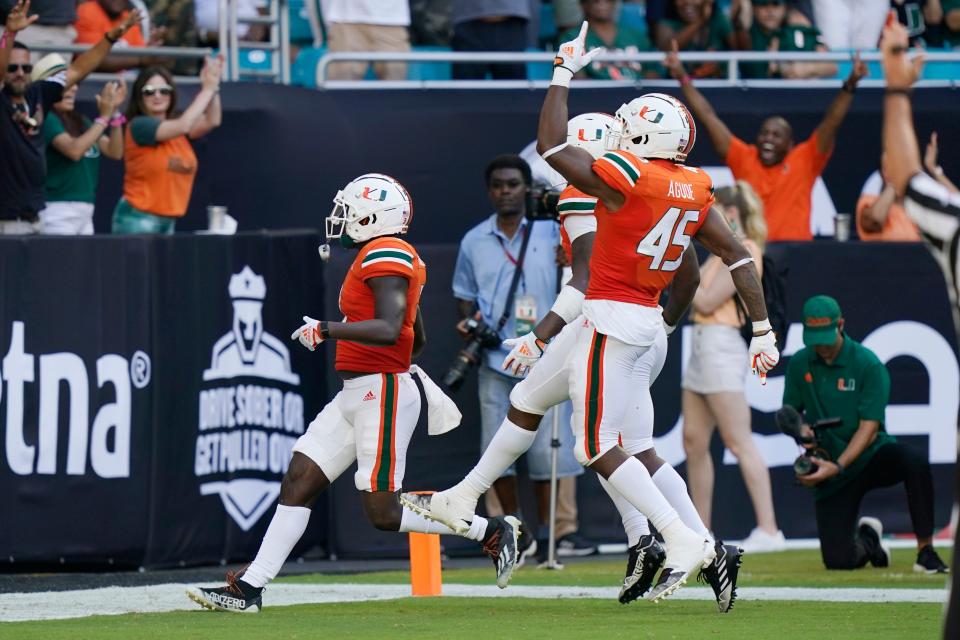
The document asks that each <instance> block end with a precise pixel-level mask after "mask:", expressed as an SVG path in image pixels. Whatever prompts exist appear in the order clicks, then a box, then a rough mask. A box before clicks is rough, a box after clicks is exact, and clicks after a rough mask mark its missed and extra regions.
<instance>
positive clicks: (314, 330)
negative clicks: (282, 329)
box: [290, 316, 323, 351]
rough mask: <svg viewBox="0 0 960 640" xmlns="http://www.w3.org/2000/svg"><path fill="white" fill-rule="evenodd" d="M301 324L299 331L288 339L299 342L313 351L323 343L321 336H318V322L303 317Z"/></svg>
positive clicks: (308, 317)
mask: <svg viewBox="0 0 960 640" xmlns="http://www.w3.org/2000/svg"><path fill="white" fill-rule="evenodd" d="M303 322H304V324H303V325H302V326H301V327H300V328H299V329H297V330H296V331H294V332H293V333H291V334H290V339H291V340H299V341H300V344H302V345H303V346H305V347H306V348H307V349H310V351H313V350H314V349H316V348H317V345H319V344H320V343H321V342H323V336H322V335H320V321H319V320H314V319H313V318H311V317H310V316H303Z"/></svg>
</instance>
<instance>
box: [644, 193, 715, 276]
mask: <svg viewBox="0 0 960 640" xmlns="http://www.w3.org/2000/svg"><path fill="white" fill-rule="evenodd" d="M681 213H682V214H683V217H682V218H681V217H680V214H681ZM699 215H700V212H699V211H698V210H696V209H691V210H688V211H684V210H683V209H681V208H680V207H670V208H669V209H667V211H666V213H664V214H663V215H662V216H661V217H660V220H659V221H658V222H657V224H656V225H654V227H653V228H652V229H650V231H648V232H647V235H645V236H644V237H643V240H641V241H640V244H638V245H637V253H639V254H642V255H645V256H650V258H651V260H650V269H651V270H653V271H676V269H677V267H679V266H680V262H681V261H682V260H683V252H684V251H686V250H687V247H689V246H690V236H689V235H688V234H687V225H688V224H689V223H691V222H696V221H697V217H698V216H699ZM678 218H680V224H677V219H678ZM671 246H677V247H680V253H679V254H678V255H677V258H676V259H675V260H668V261H666V262H664V260H663V258H664V256H666V254H667V249H669V248H670V247H671Z"/></svg>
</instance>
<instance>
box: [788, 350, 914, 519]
mask: <svg viewBox="0 0 960 640" xmlns="http://www.w3.org/2000/svg"><path fill="white" fill-rule="evenodd" d="M843 338H844V340H843V347H842V348H841V349H840V353H839V355H838V356H837V359H836V360H834V361H833V364H827V363H826V362H824V361H823V360H821V359H820V357H819V356H818V355H817V354H816V352H815V351H814V350H813V349H810V348H809V347H805V348H803V349H801V350H800V351H798V352H796V353H795V354H794V355H793V357H791V358H790V364H789V366H788V367H787V376H786V381H785V384H784V390H783V404H785V405H790V406H791V407H793V408H795V409H796V410H797V411H803V412H805V413H806V418H807V422H809V423H811V424H812V423H814V422H815V421H817V420H822V419H823V418H840V419H842V420H843V424H842V425H840V426H837V427H833V428H829V429H824V430H822V431H821V432H820V441H819V444H820V446H821V447H823V448H824V449H825V450H826V451H827V452H828V453H829V454H830V458H831V459H832V460H836V459H837V458H839V457H840V454H841V453H843V451H844V449H846V448H847V444H848V443H849V442H850V440H851V439H852V438H853V434H854V433H856V432H857V429H859V428H860V421H861V420H877V421H879V422H880V430H879V431H878V432H877V437H876V439H875V440H874V441H873V443H872V444H871V445H870V446H868V447H867V448H866V449H865V450H864V452H863V453H861V454H860V456H859V457H858V458H857V459H856V460H854V461H853V462H852V463H851V464H850V466H849V467H847V469H846V470H845V471H844V472H843V473H842V474H840V475H839V476H835V477H833V478H830V479H829V480H826V481H824V482H821V483H820V484H819V485H817V486H816V487H814V488H813V497H814V499H815V500H821V499H823V498H826V497H828V496H831V495H833V494H834V493H836V492H837V490H838V489H839V488H841V487H842V486H843V485H845V484H847V483H848V482H850V480H851V479H853V478H854V477H855V476H856V475H857V474H858V473H860V472H861V471H862V470H863V468H864V467H865V466H866V464H867V462H869V461H870V458H872V457H873V455H874V454H875V453H876V452H877V449H879V448H880V447H882V446H883V445H885V444H887V443H889V442H895V441H896V439H895V438H894V437H893V436H891V435H890V434H889V433H887V430H886V425H885V424H884V423H885V420H884V414H885V413H886V409H887V402H888V401H889V399H890V374H888V373H887V368H886V367H885V366H884V365H883V363H882V362H880V360H879V358H877V356H876V355H875V354H874V353H873V352H872V351H870V350H869V349H867V348H866V347H864V346H863V345H861V344H860V343H859V342H857V341H856V340H853V339H851V338H850V337H849V336H848V335H847V334H846V333H844V334H843Z"/></svg>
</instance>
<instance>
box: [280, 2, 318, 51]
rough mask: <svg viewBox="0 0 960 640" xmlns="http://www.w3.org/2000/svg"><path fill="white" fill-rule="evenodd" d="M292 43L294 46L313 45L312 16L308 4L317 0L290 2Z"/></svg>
mask: <svg viewBox="0 0 960 640" xmlns="http://www.w3.org/2000/svg"><path fill="white" fill-rule="evenodd" d="M289 1H290V4H289V5H287V6H288V9H287V10H288V11H289V17H290V42H291V43H293V44H313V28H312V27H311V26H310V14H309V12H308V10H307V5H306V2H315V1H316V0H289Z"/></svg>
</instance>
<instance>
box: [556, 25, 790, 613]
mask: <svg viewBox="0 0 960 640" xmlns="http://www.w3.org/2000/svg"><path fill="white" fill-rule="evenodd" d="M586 31H587V25H586V23H584V25H583V27H582V28H581V31H580V35H579V36H578V37H577V38H576V39H575V40H573V41H570V42H567V43H564V44H563V45H561V47H560V50H559V52H558V54H557V57H556V59H555V64H554V74H553V80H552V82H551V86H550V89H549V90H548V91H547V96H546V99H545V100H544V105H543V108H542V110H541V113H540V125H539V129H538V136H537V137H538V144H537V150H538V151H539V152H540V153H541V155H542V157H543V158H544V159H545V160H547V162H548V163H549V164H550V165H551V166H552V167H553V168H554V169H556V170H557V171H558V172H559V173H560V174H561V175H563V176H564V177H565V178H567V180H568V181H569V182H570V184H572V185H574V186H575V187H577V188H578V189H580V190H581V191H583V192H584V193H587V194H589V195H592V196H594V197H596V198H597V207H596V219H597V234H596V239H595V242H594V248H593V254H592V256H591V261H590V284H589V286H588V288H587V293H586V296H585V299H584V302H583V313H584V316H585V317H586V320H587V321H588V322H589V324H590V329H591V330H590V331H584V332H582V333H581V334H580V336H579V341H578V344H577V347H576V349H575V351H574V353H573V355H572V356H571V358H570V361H569V367H570V369H571V372H570V375H571V384H570V394H571V398H572V399H573V404H574V417H573V421H574V426H575V428H576V429H577V430H578V446H577V453H578V455H579V456H580V459H581V461H582V462H583V463H584V464H585V465H589V466H590V467H591V468H592V469H594V470H595V471H596V472H597V473H599V474H600V475H601V476H602V477H604V478H606V479H607V481H608V482H609V483H610V484H611V485H612V486H613V487H614V488H615V489H617V491H618V492H619V493H620V494H621V495H622V496H623V497H624V498H625V499H626V500H627V501H628V502H630V504H632V505H633V506H634V507H635V508H637V509H638V510H639V511H640V512H641V513H643V514H644V515H646V516H647V517H648V518H649V520H650V522H651V523H652V524H653V525H654V526H655V527H656V528H657V529H658V530H659V531H660V532H661V534H662V535H663V537H664V541H665V543H666V554H667V558H666V565H665V568H664V570H663V571H662V572H661V575H660V579H659V580H658V583H657V585H656V587H654V589H653V591H652V592H651V594H650V599H651V600H654V601H657V600H659V599H661V598H663V597H666V596H668V595H670V594H671V593H673V592H674V591H675V590H676V589H678V588H680V586H682V585H683V584H684V583H685V581H686V579H687V577H688V576H689V575H690V574H691V573H692V572H693V571H696V570H698V569H701V568H707V567H709V565H710V563H711V562H712V561H713V559H714V558H715V556H716V550H715V548H714V545H713V542H712V541H711V540H710V539H709V538H706V537H705V536H703V535H702V534H697V533H696V532H695V531H693V530H692V529H690V528H689V527H688V526H686V525H685V524H684V523H683V521H682V520H681V518H680V516H679V515H678V514H677V512H676V511H675V510H674V509H673V508H672V507H671V506H670V504H669V503H668V502H667V501H666V500H665V499H664V497H663V495H662V494H661V493H660V492H659V491H657V488H656V485H655V483H654V482H653V480H652V479H651V477H650V474H649V472H648V471H647V469H646V467H645V466H644V465H643V464H642V463H641V462H640V461H639V460H637V459H636V458H634V457H632V456H630V455H629V454H628V453H627V452H626V451H624V450H623V448H621V447H620V446H619V444H618V441H617V440H618V436H619V433H620V431H621V430H622V429H623V428H624V427H625V420H626V418H627V416H628V410H629V405H630V403H631V401H632V396H633V395H634V394H635V393H636V386H637V385H642V384H645V383H646V381H643V380H640V379H638V378H637V376H636V375H635V373H634V371H635V366H636V363H637V362H638V361H639V360H641V359H642V358H643V357H644V355H645V354H646V353H647V352H648V351H649V350H650V349H651V348H652V345H654V344H655V343H656V341H657V340H658V337H659V334H660V333H661V332H663V331H664V329H663V320H662V316H661V314H660V312H659V310H658V309H657V301H658V299H659V296H660V292H661V291H662V290H663V288H664V287H665V286H666V285H667V284H669V283H670V281H671V280H672V279H673V277H674V275H675V273H676V270H677V269H678V267H679V266H680V264H681V263H682V256H683V253H684V251H685V250H686V249H687V248H688V247H689V245H690V238H691V237H697V238H698V239H699V240H700V241H701V242H702V243H703V245H704V246H705V247H706V248H707V249H708V250H709V251H711V252H712V253H714V254H716V255H718V256H719V257H720V258H721V259H722V260H723V262H724V264H726V265H727V268H728V269H729V270H730V272H731V275H732V277H733V280H734V283H735V285H736V288H737V292H738V293H739V294H740V296H741V298H742V299H743V301H744V303H745V305H746V307H747V309H748V311H749V313H750V314H751V317H752V318H755V319H757V321H756V322H754V325H753V329H754V338H753V340H752V341H751V344H750V356H751V361H750V363H749V364H750V366H751V368H753V369H754V370H755V371H757V372H758V373H759V374H760V375H761V376H765V375H766V372H767V371H769V370H770V369H771V368H773V366H775V365H776V363H777V361H778V360H779V353H778V351H777V349H776V339H775V336H774V335H773V331H772V329H771V327H770V323H769V321H768V320H767V312H766V306H765V304H764V300H763V291H762V289H761V286H760V279H759V277H758V275H757V271H756V269H755V267H754V266H753V264H752V262H753V260H752V258H751V257H750V254H749V252H748V251H747V250H746V249H745V248H744V247H743V246H742V245H740V243H739V242H737V240H736V239H735V238H734V236H733V234H732V233H731V231H730V229H729V227H728V226H727V223H726V221H725V220H724V218H723V215H722V214H721V213H720V212H719V211H717V210H715V209H714V208H713V206H712V205H713V185H712V183H711V181H710V178H709V176H707V175H706V174H705V173H703V172H702V171H700V170H698V169H696V168H694V167H687V166H686V165H684V164H683V163H684V162H685V161H686V158H687V155H688V154H689V152H690V151H691V149H692V148H693V145H694V142H695V138H696V130H695V127H694V124H693V121H692V118H691V117H690V114H689V112H688V111H687V109H686V107H684V106H683V104H682V103H681V102H680V101H679V100H676V99H675V98H673V97H671V96H667V95H663V94H648V95H645V96H641V97H640V98H636V99H634V100H632V101H631V102H630V103H629V104H626V105H623V106H622V107H621V108H620V109H619V110H618V111H617V115H616V117H617V119H618V121H619V122H620V125H621V131H620V144H619V145H618V146H619V150H618V151H612V152H609V153H607V154H605V155H604V156H603V157H601V158H600V159H598V160H594V158H593V157H591V156H590V154H588V153H585V152H584V151H583V150H581V149H577V148H573V147H570V145H569V144H568V143H567V142H566V141H565V138H566V122H567V105H566V101H567V94H568V90H569V89H568V88H569V83H570V79H571V78H572V77H573V75H574V74H575V73H576V72H577V71H579V70H580V69H581V68H583V66H584V65H586V64H589V63H590V61H591V60H592V59H593V58H594V57H596V56H597V55H598V54H599V53H600V50H593V51H590V52H587V51H586V50H585V47H584V36H585V34H586Z"/></svg>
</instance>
